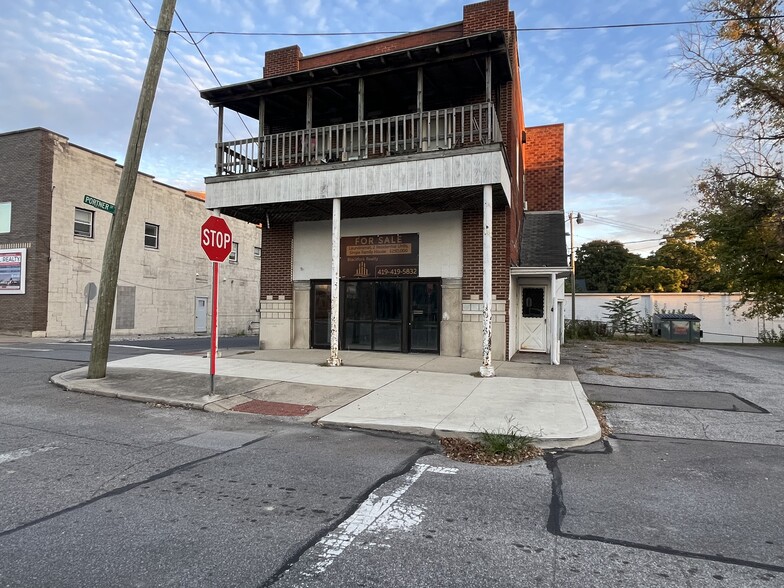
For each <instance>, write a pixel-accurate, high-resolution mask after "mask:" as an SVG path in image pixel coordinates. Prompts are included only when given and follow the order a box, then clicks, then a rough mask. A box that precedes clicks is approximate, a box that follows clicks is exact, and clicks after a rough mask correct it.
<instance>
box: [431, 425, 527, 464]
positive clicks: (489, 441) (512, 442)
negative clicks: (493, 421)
mask: <svg viewBox="0 0 784 588" xmlns="http://www.w3.org/2000/svg"><path fill="white" fill-rule="evenodd" d="M513 420H514V419H512V418H509V419H507V426H506V427H505V428H503V429H500V430H495V431H487V430H485V431H482V433H480V434H479V440H478V441H471V440H469V439H463V438H459V437H444V438H442V439H441V447H442V448H443V450H444V453H445V454H446V456H447V457H449V458H450V459H454V460H456V461H464V462H468V463H476V464H481V465H515V464H518V463H520V462H522V461H525V460H527V459H533V458H535V457H539V456H541V455H542V450H541V449H539V448H538V447H537V446H536V445H535V443H536V442H537V441H539V439H538V437H535V436H533V435H528V434H525V433H523V432H521V431H520V429H519V427H517V426H516V425H515V424H514V423H513Z"/></svg>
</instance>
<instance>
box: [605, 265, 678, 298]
mask: <svg viewBox="0 0 784 588" xmlns="http://www.w3.org/2000/svg"><path fill="white" fill-rule="evenodd" d="M686 280H687V274H686V272H684V271H682V270H680V269H672V268H668V267H662V266H661V265H648V264H629V265H627V266H626V267H625V268H624V270H623V272H621V290H619V291H620V292H683V283H684V282H685V281H686Z"/></svg>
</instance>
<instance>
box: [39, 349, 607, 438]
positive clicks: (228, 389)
mask: <svg viewBox="0 0 784 588" xmlns="http://www.w3.org/2000/svg"><path fill="white" fill-rule="evenodd" d="M327 353H328V352H326V351H324V350H314V349H309V350H281V351H274V350H270V351H251V352H249V351H244V352H239V353H236V354H234V355H232V356H230V357H222V358H219V359H218V360H217V368H216V372H217V375H216V378H215V394H214V395H210V393H209V385H210V384H209V359H208V358H207V357H202V356H201V355H198V356H194V355H171V354H155V353H151V354H147V355H141V356H136V357H130V358H126V359H122V360H118V361H113V362H110V363H109V364H108V369H107V377H106V378H103V379H100V380H87V379H86V378H85V376H86V368H80V369H77V370H72V371H70V372H65V373H63V374H59V375H57V376H54V377H53V378H52V382H54V383H55V384H57V385H59V386H61V387H63V388H65V389H67V390H72V391H76V392H86V393H91V394H99V395H104V396H112V397H117V398H122V399H126V400H135V401H141V402H153V403H160V404H166V405H172V406H183V407H187V408H194V409H201V410H208V411H216V412H226V411H233V412H246V413H255V414H264V415H270V416H285V417H294V418H295V419H297V420H299V421H302V422H313V423H316V422H317V423H318V424H321V425H324V426H334V427H355V428H362V429H373V430H381V431H396V432H402V433H409V434H416V435H437V436H459V435H463V436H465V435H472V434H476V433H480V432H482V431H506V430H508V429H509V428H510V426H512V427H515V428H516V430H518V431H519V432H521V433H526V434H530V435H534V436H536V437H538V438H539V439H540V440H541V441H540V443H538V444H539V445H540V446H541V447H546V448H552V447H570V446H575V445H584V444H587V443H590V442H592V441H595V440H597V439H598V438H599V437H600V435H601V432H600V429H599V424H598V422H597V421H596V417H595V416H594V414H593V411H592V409H591V407H590V405H589V404H588V400H587V398H586V396H585V393H584V392H583V389H582V387H581V386H580V383H579V381H578V380H577V376H576V375H575V372H574V370H573V369H572V368H571V367H570V366H551V365H547V364H538V363H537V364H534V363H519V362H498V363H496V364H495V366H496V377H494V378H481V377H478V375H477V372H478V369H479V362H478V360H475V359H465V358H456V357H441V356H434V355H419V354H395V353H366V352H356V351H355V352H350V351H348V352H347V351H344V352H341V357H342V359H343V361H344V365H343V366H342V367H339V368H330V367H326V366H325V365H324V362H325V360H326V357H327Z"/></svg>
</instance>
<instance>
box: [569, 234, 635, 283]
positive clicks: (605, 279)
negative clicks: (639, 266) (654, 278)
mask: <svg viewBox="0 0 784 588" xmlns="http://www.w3.org/2000/svg"><path fill="white" fill-rule="evenodd" d="M575 260H576V270H575V273H576V278H577V279H578V280H579V279H583V280H585V284H586V288H587V289H588V290H589V291H593V292H621V291H623V290H621V275H622V273H623V271H624V268H625V267H626V266H627V265H629V264H630V263H641V262H642V258H641V257H640V256H639V255H635V254H634V253H631V252H629V251H628V250H627V249H626V247H624V246H623V244H621V243H619V242H618V241H602V240H594V241H589V242H588V243H586V244H584V245H581V246H580V247H578V248H577V251H576V253H575Z"/></svg>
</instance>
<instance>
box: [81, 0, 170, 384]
mask: <svg viewBox="0 0 784 588" xmlns="http://www.w3.org/2000/svg"><path fill="white" fill-rule="evenodd" d="M176 1H177V0H163V2H162V4H161V12H160V15H159V16H158V26H157V27H156V29H155V38H154V39H153V42H152V49H151V50H150V58H149V59H148V60H147V70H146V71H145V73H144V81H143V82H142V89H141V92H140V93H139V102H138V104H137V106H136V116H135V117H134V119H133V128H132V129H131V137H130V139H129V140H128V149H127V150H126V152H125V163H124V164H123V170H122V175H121V176H120V187H119V188H118V189H117V199H116V200H115V203H114V206H115V213H114V217H113V218H112V224H111V226H110V227H109V236H108V237H107V239H106V247H105V248H104V252H103V267H102V268H101V284H100V287H99V288H98V302H97V304H96V305H95V326H94V328H93V341H92V346H91V348H90V366H89V367H88V368H87V377H88V378H103V377H105V376H106V360H107V359H108V357H109V337H110V335H111V332H112V318H113V316H114V299H115V295H116V292H117V274H118V272H119V269H120V253H122V245H123V239H124V237H125V229H126V227H127V226H128V215H129V214H130V212H131V201H132V200H133V192H134V190H135V189H136V175H137V174H138V173H139V160H140V159H141V157H142V149H143V147H144V138H145V136H146V135H147V124H148V123H149V122H150V112H152V104H153V102H154V101H155V90H156V89H157V87H158V78H160V75H161V68H162V67H163V57H164V55H165V53H166V44H167V43H168V41H169V31H170V29H171V24H172V19H173V17H174V5H175V4H176Z"/></svg>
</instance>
